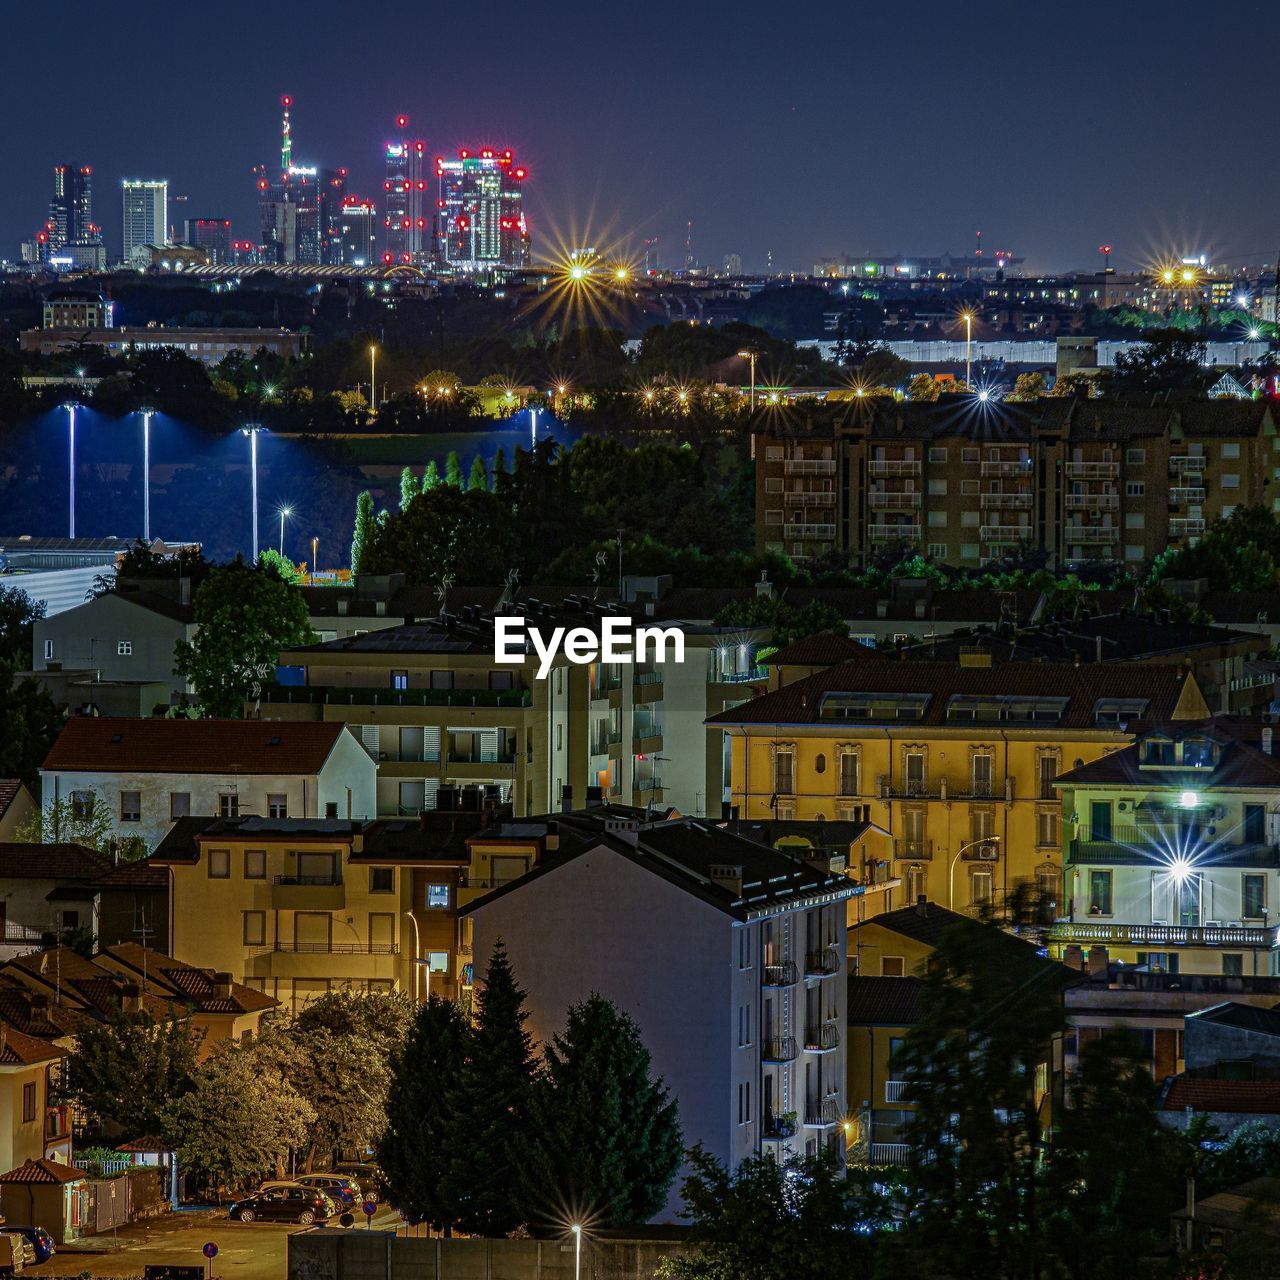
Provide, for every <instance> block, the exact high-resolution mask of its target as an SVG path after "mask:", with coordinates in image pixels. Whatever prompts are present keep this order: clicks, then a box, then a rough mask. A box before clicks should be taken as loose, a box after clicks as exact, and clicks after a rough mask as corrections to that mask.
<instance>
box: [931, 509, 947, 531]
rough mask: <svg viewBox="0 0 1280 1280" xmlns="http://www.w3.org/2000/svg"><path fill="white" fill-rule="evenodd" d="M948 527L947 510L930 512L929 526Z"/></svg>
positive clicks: (934, 527)
mask: <svg viewBox="0 0 1280 1280" xmlns="http://www.w3.org/2000/svg"><path fill="white" fill-rule="evenodd" d="M946 527H947V513H946V512H945V511H930V512H929V528H930V529H945V528H946Z"/></svg>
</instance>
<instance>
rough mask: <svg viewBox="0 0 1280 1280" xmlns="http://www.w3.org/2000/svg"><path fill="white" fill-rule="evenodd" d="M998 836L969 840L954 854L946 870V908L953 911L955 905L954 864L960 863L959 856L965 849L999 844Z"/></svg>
mask: <svg viewBox="0 0 1280 1280" xmlns="http://www.w3.org/2000/svg"><path fill="white" fill-rule="evenodd" d="M999 843H1000V837H999V836H983V837H982V838H981V839H979V840H970V841H969V842H968V844H962V845H961V846H960V847H959V848H958V849H957V850H956V852H955V856H954V857H953V858H952V859H951V866H950V867H949V868H948V870H947V908H948V909H949V910H951V911H954V910H955V905H956V901H955V899H956V863H957V862H959V861H960V855H961V854H962V853H964V852H965V851H966V850H967V849H972V848H975V847H976V846H977V845H980V844H999Z"/></svg>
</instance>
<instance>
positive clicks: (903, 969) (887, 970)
mask: <svg viewBox="0 0 1280 1280" xmlns="http://www.w3.org/2000/svg"><path fill="white" fill-rule="evenodd" d="M906 973H907V962H906V961H905V960H904V959H903V958H902V957H901V956H881V958H880V976H881V977H882V978H903V977H906Z"/></svg>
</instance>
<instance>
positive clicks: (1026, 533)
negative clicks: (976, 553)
mask: <svg viewBox="0 0 1280 1280" xmlns="http://www.w3.org/2000/svg"><path fill="white" fill-rule="evenodd" d="M1031 533H1032V529H1031V526H1030V525H1029V524H984V525H983V526H982V527H981V528H980V529H979V530H978V536H979V537H980V538H981V539H982V541H983V542H1025V541H1026V540H1027V539H1028V538H1030V537H1031Z"/></svg>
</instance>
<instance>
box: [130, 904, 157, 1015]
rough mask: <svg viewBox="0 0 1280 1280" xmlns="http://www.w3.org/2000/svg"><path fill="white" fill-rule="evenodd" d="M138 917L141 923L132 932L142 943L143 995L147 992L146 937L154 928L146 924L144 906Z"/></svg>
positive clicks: (153, 931)
mask: <svg viewBox="0 0 1280 1280" xmlns="http://www.w3.org/2000/svg"><path fill="white" fill-rule="evenodd" d="M139 919H140V920H141V923H140V924H139V925H138V927H137V928H136V929H134V930H133V932H134V933H136V934H137V935H138V937H139V938H140V939H141V945H142V994H143V995H144V996H145V995H146V994H147V939H148V938H149V937H150V936H151V935H152V934H153V933H155V929H154V928H151V927H150V926H148V924H147V909H146V907H143V908H142V909H141V911H140V912H139Z"/></svg>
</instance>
